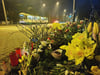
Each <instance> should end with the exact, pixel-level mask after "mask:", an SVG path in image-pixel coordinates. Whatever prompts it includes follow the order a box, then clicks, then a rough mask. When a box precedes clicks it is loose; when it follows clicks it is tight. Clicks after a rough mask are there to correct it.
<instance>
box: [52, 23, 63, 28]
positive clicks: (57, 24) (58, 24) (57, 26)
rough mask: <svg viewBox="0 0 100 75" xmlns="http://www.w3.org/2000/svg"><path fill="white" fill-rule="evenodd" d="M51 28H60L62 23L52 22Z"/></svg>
mask: <svg viewBox="0 0 100 75" xmlns="http://www.w3.org/2000/svg"><path fill="white" fill-rule="evenodd" d="M53 29H59V30H61V29H62V25H61V24H60V23H53Z"/></svg>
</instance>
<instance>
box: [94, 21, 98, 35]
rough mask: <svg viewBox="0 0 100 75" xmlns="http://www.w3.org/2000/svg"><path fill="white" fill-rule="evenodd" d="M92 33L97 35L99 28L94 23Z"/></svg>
mask: <svg viewBox="0 0 100 75" xmlns="http://www.w3.org/2000/svg"><path fill="white" fill-rule="evenodd" d="M93 33H94V34H95V35H98V33H99V26H98V24H97V23H96V22H94V26H93Z"/></svg>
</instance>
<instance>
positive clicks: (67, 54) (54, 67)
mask: <svg viewBox="0 0 100 75" xmlns="http://www.w3.org/2000/svg"><path fill="white" fill-rule="evenodd" d="M84 24H85V23H84V21H83V20H81V21H80V22H77V23H76V22H73V23H71V22H67V23H63V24H60V23H53V24H50V25H42V26H33V27H32V29H31V30H32V31H31V38H30V42H29V43H24V44H23V49H22V57H21V58H20V59H19V65H18V66H19V69H20V71H19V72H20V74H22V73H23V75H81V74H82V75H91V74H94V75H98V74H99V73H100V72H99V71H100V69H99V67H98V65H95V66H94V65H93V64H91V65H90V66H87V65H89V64H90V63H92V62H94V60H95V59H96V58H95V56H96V55H95V54H96V53H95V51H96V48H97V46H98V43H97V42H98V41H97V40H99V29H96V28H98V25H97V23H94V27H93V29H92V23H90V24H89V25H88V27H87V28H85V27H84V26H85V25H84ZM84 30H85V31H84ZM92 30H93V33H94V34H96V35H98V36H96V40H95V39H94V38H92V37H91V36H92V33H91V32H92ZM92 60H93V61H92ZM91 61H92V62H91ZM87 62H88V63H89V64H87ZM21 72H22V73H21Z"/></svg>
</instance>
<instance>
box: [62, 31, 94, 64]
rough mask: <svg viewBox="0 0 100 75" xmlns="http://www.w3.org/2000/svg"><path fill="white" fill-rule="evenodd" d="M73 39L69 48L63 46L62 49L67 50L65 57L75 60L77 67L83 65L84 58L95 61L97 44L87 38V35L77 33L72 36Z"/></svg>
mask: <svg viewBox="0 0 100 75" xmlns="http://www.w3.org/2000/svg"><path fill="white" fill-rule="evenodd" d="M72 37H73V39H72V40H71V43H68V46H66V45H62V46H60V48H61V49H64V50H66V53H65V55H66V56H68V60H73V59H74V60H75V65H78V64H81V63H82V62H83V60H84V58H88V59H93V55H94V51H95V48H96V43H95V42H94V41H93V40H92V39H91V37H90V38H87V33H86V32H83V33H76V34H75V35H73V36H72Z"/></svg>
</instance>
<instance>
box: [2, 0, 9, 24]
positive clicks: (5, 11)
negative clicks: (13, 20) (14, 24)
mask: <svg viewBox="0 0 100 75" xmlns="http://www.w3.org/2000/svg"><path fill="white" fill-rule="evenodd" d="M2 6H3V11H4V16H5V21H6V24H8V23H7V14H6V9H5V4H4V0H2Z"/></svg>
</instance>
